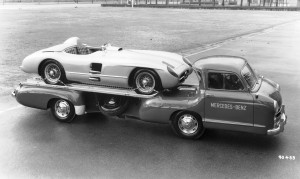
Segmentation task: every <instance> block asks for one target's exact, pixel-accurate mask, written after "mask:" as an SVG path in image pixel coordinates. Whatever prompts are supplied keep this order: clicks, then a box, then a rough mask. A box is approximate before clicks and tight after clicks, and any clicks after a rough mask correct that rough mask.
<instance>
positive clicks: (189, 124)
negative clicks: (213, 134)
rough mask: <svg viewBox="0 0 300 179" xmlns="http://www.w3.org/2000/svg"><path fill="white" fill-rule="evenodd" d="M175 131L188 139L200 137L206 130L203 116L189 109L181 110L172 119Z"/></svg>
mask: <svg viewBox="0 0 300 179" xmlns="http://www.w3.org/2000/svg"><path fill="white" fill-rule="evenodd" d="M171 122H172V128H173V130H174V132H175V133H176V134H177V135H179V136H180V137H183V138H186V139H198V138H200V137H201V136H202V135H203V134H204V132H205V128H204V127H203V124H202V120H201V117H200V116H198V115H196V114H194V113H191V112H187V111H181V112H179V113H177V114H175V115H174V117H173V119H171Z"/></svg>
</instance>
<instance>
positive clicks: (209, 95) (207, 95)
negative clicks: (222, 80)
mask: <svg viewBox="0 0 300 179" xmlns="http://www.w3.org/2000/svg"><path fill="white" fill-rule="evenodd" d="M205 96H206V97H215V95H213V94H206V95H205Z"/></svg>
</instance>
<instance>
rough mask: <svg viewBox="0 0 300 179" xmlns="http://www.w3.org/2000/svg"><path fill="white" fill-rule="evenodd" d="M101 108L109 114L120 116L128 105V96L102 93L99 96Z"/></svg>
mask: <svg viewBox="0 0 300 179" xmlns="http://www.w3.org/2000/svg"><path fill="white" fill-rule="evenodd" d="M98 101H99V110H100V111H101V113H102V114H104V115H107V116H119V115H121V114H122V113H123V112H124V111H125V110H126V109H127V107H128V101H129V99H128V97H125V96H117V95H101V96H99V98H98Z"/></svg>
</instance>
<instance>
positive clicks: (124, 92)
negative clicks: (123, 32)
mask: <svg viewBox="0 0 300 179" xmlns="http://www.w3.org/2000/svg"><path fill="white" fill-rule="evenodd" d="M20 85H26V86H38V87H44V88H55V89H65V90H75V91H84V92H93V93H103V94H112V95H119V96H130V97H136V98H152V97H154V96H155V95H157V93H158V92H154V93H153V94H150V95H144V94H138V93H136V92H135V90H134V89H133V88H120V87H110V86H98V85H89V84H80V83H68V84H65V85H51V84H46V83H45V82H44V80H43V79H41V78H31V79H28V80H27V81H25V82H21V83H20Z"/></svg>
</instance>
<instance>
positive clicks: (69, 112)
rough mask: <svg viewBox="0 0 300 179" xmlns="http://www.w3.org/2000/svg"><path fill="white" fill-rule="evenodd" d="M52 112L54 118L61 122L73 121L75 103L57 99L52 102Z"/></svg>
mask: <svg viewBox="0 0 300 179" xmlns="http://www.w3.org/2000/svg"><path fill="white" fill-rule="evenodd" d="M51 112H52V114H53V116H54V118H55V119H56V120H58V121H60V122H68V123H69V122H72V121H73V120H74V119H75V117H76V114H75V108H74V105H73V104H72V103H71V102H69V101H67V100H64V99H56V100H55V101H53V102H52V103H51Z"/></svg>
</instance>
